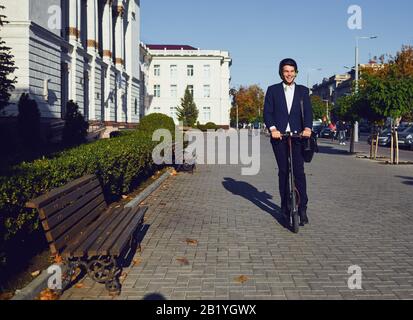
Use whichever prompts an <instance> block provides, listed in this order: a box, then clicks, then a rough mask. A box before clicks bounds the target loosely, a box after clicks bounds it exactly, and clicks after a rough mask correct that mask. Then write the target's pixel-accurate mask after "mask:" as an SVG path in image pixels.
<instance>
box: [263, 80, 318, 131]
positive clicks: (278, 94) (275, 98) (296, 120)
mask: <svg viewBox="0 0 413 320" xmlns="http://www.w3.org/2000/svg"><path fill="white" fill-rule="evenodd" d="M301 99H302V100H303V106H304V127H303V125H302V124H303V121H302V116H301V114H302V113H301V105H300V101H301ZM264 122H265V125H266V126H267V128H268V129H270V127H272V126H275V127H276V128H277V130H278V131H280V132H281V133H282V134H284V133H285V131H286V130H287V125H288V122H290V128H291V131H292V132H297V133H301V132H303V131H304V129H305V128H310V129H312V128H313V109H312V106H311V100H310V92H309V90H308V88H307V87H305V86H301V85H298V84H296V85H295V92H294V100H293V105H292V107H291V112H290V115H288V108H287V100H286V99H285V93H284V87H283V83H282V82H281V83H279V84H276V85H273V86H271V87H269V88H268V90H267V94H266V96H265V105H264Z"/></svg>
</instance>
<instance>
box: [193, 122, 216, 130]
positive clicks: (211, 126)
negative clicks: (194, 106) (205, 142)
mask: <svg viewBox="0 0 413 320" xmlns="http://www.w3.org/2000/svg"><path fill="white" fill-rule="evenodd" d="M197 129H199V130H201V131H207V130H217V129H218V126H217V125H216V124H215V123H213V122H208V123H206V124H200V123H199V122H198V123H197Z"/></svg>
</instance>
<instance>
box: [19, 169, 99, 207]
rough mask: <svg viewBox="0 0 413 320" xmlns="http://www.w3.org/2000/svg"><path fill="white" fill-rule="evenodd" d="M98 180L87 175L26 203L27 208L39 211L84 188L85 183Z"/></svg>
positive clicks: (93, 176)
mask: <svg viewBox="0 0 413 320" xmlns="http://www.w3.org/2000/svg"><path fill="white" fill-rule="evenodd" d="M93 179H96V176H95V175H87V176H83V177H81V178H79V179H76V180H73V181H71V182H69V183H68V184H66V185H64V186H62V187H59V188H56V189H53V190H51V191H49V192H47V193H45V194H44V195H41V196H40V197H37V198H35V199H33V200H30V201H28V202H27V203H26V207H28V208H32V209H39V208H42V207H44V206H45V205H47V204H48V203H50V202H52V201H54V200H55V199H57V198H59V197H60V196H61V195H62V194H65V193H67V192H71V191H73V190H75V189H77V188H79V187H80V186H82V185H83V184H85V183H88V182H89V181H90V180H93Z"/></svg>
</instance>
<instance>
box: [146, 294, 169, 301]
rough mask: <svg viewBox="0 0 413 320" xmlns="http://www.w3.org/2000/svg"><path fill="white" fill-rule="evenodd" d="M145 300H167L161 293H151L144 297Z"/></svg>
mask: <svg viewBox="0 0 413 320" xmlns="http://www.w3.org/2000/svg"><path fill="white" fill-rule="evenodd" d="M143 300H152V301H164V300H166V298H165V297H164V296H163V295H162V294H160V293H149V294H147V295H146V296H145V297H143Z"/></svg>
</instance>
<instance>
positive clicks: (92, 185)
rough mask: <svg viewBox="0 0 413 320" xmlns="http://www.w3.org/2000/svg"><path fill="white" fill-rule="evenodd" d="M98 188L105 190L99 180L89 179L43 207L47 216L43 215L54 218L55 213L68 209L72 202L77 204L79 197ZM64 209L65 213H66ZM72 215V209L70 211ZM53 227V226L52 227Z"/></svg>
mask: <svg viewBox="0 0 413 320" xmlns="http://www.w3.org/2000/svg"><path fill="white" fill-rule="evenodd" d="M95 189H97V190H98V192H99V191H100V192H103V191H102V188H101V186H100V184H99V180H97V179H94V180H91V181H89V182H88V183H86V184H84V185H82V186H80V187H79V188H78V189H76V190H73V191H72V192H69V193H66V194H64V195H62V197H60V198H57V199H55V200H54V201H53V202H52V203H50V204H48V205H46V206H44V207H43V210H44V213H45V214H46V217H41V218H43V219H46V218H47V219H52V218H54V214H57V213H59V214H61V213H62V211H63V210H62V209H66V208H67V206H68V205H70V204H76V203H77V202H78V201H79V198H82V197H84V196H85V195H86V194H88V193H89V192H90V191H92V190H95ZM65 212H66V211H64V212H63V213H65ZM68 214H69V215H70V211H68ZM63 219H66V217H62V218H61V219H60V220H63ZM51 228H53V227H51Z"/></svg>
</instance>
